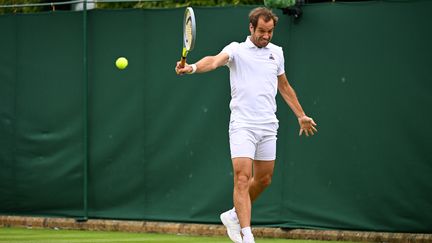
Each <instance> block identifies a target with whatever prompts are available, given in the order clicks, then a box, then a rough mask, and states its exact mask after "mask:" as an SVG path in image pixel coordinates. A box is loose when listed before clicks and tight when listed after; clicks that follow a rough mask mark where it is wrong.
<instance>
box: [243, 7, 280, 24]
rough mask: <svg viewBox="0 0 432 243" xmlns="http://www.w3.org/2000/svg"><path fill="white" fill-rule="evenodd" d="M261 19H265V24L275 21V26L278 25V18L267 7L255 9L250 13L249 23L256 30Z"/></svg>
mask: <svg viewBox="0 0 432 243" xmlns="http://www.w3.org/2000/svg"><path fill="white" fill-rule="evenodd" d="M260 17H263V18H264V21H265V22H268V21H270V20H273V24H274V26H276V23H277V21H278V17H277V16H276V15H275V14H274V13H273V12H272V11H271V10H270V9H268V8H266V7H258V8H254V9H252V11H250V13H249V23H251V24H252V26H253V27H254V29H255V28H256V27H257V25H258V20H259V18H260Z"/></svg>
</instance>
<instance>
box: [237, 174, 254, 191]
mask: <svg viewBox="0 0 432 243" xmlns="http://www.w3.org/2000/svg"><path fill="white" fill-rule="evenodd" d="M250 179H251V178H250V176H249V175H247V174H245V173H236V174H235V178H234V186H235V187H236V188H237V189H238V190H248V189H249V181H250Z"/></svg>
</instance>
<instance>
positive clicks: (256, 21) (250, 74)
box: [176, 7, 317, 243]
mask: <svg viewBox="0 0 432 243" xmlns="http://www.w3.org/2000/svg"><path fill="white" fill-rule="evenodd" d="M249 21H250V24H249V30H250V36H248V37H247V38H246V40H245V41H244V42H241V43H238V42H232V43H231V44H229V45H227V46H226V47H225V48H224V49H223V50H222V51H221V52H220V53H219V54H217V55H216V56H207V57H204V58H202V59H201V60H199V61H198V62H197V63H195V64H191V65H190V64H184V65H182V63H180V62H178V63H177V66H176V72H177V73H178V74H192V73H195V72H196V73H204V72H209V71H212V70H214V69H216V68H218V67H221V66H224V65H226V66H228V68H229V69H230V84H231V102H230V109H231V118H230V124H229V139H230V150H231V158H232V164H233V171H234V194H233V197H234V200H233V201H234V208H232V209H231V210H228V211H226V212H224V213H222V214H221V215H220V218H221V220H222V223H223V224H224V225H225V227H226V228H227V232H228V236H229V237H230V239H231V240H232V241H233V242H237V243H242V242H243V243H251V242H255V241H254V237H253V234H252V231H251V227H250V226H251V207H252V202H254V201H255V200H256V199H257V197H258V196H259V195H260V194H261V193H262V192H263V191H264V189H265V188H266V187H267V186H268V185H269V184H270V182H271V178H272V175H273V169H274V164H275V159H276V135H277V129H278V122H279V121H278V119H277V118H276V114H275V112H276V100H275V97H276V94H277V91H278V90H279V93H280V94H281V95H282V97H283V99H284V100H285V102H286V103H287V104H288V106H289V107H290V108H291V110H292V111H293V112H294V113H295V115H296V116H297V118H298V122H299V124H300V131H299V135H302V134H303V133H304V134H305V135H306V136H309V135H314V133H315V132H317V129H316V123H315V122H314V120H313V119H312V118H310V117H308V116H307V115H306V114H305V112H304V111H303V109H302V106H301V105H300V103H299V101H298V99H297V96H296V93H295V92H294V90H293V88H292V87H291V85H290V84H289V83H288V80H287V77H286V75H285V68H284V56H283V51H282V48H281V47H279V46H276V45H274V44H272V43H270V40H271V38H272V35H273V30H274V28H275V26H276V23H277V21H278V18H277V16H276V15H275V14H273V13H272V11H271V10H269V9H267V8H264V7H258V8H255V9H253V10H252V11H251V12H250V14H249ZM252 171H253V173H252Z"/></svg>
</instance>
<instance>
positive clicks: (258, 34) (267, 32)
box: [249, 17, 274, 48]
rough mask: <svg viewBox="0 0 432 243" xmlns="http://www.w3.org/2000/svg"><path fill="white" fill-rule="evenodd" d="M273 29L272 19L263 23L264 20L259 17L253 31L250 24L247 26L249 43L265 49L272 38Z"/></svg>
mask: <svg viewBox="0 0 432 243" xmlns="http://www.w3.org/2000/svg"><path fill="white" fill-rule="evenodd" d="M273 29H274V23H273V20H272V19H271V20H270V21H268V22H265V21H264V18H262V17H260V18H259V19H258V23H257V26H256V28H255V29H254V27H253V26H252V24H249V30H250V32H251V41H252V42H253V43H254V44H255V45H256V46H257V47H259V48H261V47H266V46H267V45H268V43H269V42H270V40H271V38H272V36H273Z"/></svg>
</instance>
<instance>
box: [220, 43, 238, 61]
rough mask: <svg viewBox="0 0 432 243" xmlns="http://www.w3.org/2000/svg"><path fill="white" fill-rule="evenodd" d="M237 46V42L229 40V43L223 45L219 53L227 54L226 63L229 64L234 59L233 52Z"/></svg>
mask: <svg viewBox="0 0 432 243" xmlns="http://www.w3.org/2000/svg"><path fill="white" fill-rule="evenodd" d="M238 46H239V43H238V42H231V43H230V44H229V45H227V46H225V47H224V48H223V49H222V51H221V53H226V54H228V56H229V59H228V62H227V64H226V65H229V63H231V61H232V60H233V59H234V54H235V51H236V49H237V47H238Z"/></svg>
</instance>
